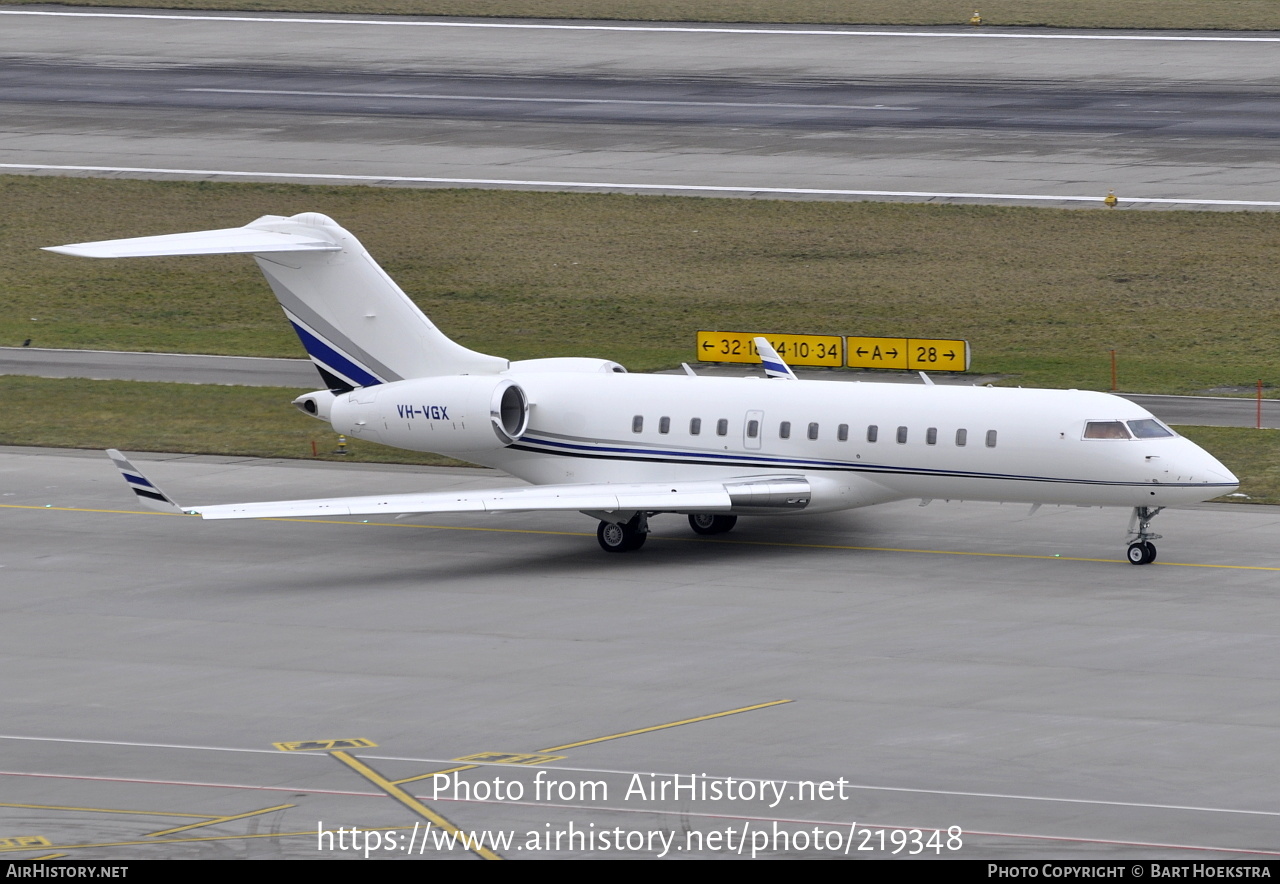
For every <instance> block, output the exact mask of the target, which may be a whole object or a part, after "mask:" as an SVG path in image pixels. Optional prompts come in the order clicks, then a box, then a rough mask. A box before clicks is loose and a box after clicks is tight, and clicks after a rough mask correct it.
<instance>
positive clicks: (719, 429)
mask: <svg viewBox="0 0 1280 884" xmlns="http://www.w3.org/2000/svg"><path fill="white" fill-rule="evenodd" d="M716 435H717V436H728V435H729V421H728V419H726V418H723V417H722V418H720V420H718V421H716Z"/></svg>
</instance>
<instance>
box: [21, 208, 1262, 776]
mask: <svg viewBox="0 0 1280 884" xmlns="http://www.w3.org/2000/svg"><path fill="white" fill-rule="evenodd" d="M1278 205H1280V204H1278ZM0 509H18V510H50V511H52V512H64V513H106V514H108V515H122V516H182V517H184V518H189V517H190V516H189V515H188V514H187V513H161V512H151V511H144V510H106V509H89V508H84V507H69V506H36V505H32V504H16V503H0ZM259 521H266V522H305V523H308V524H314V525H364V526H367V527H370V528H411V529H418V530H431V531H492V532H497V533H505V534H544V535H550V536H555V537H591V536H592V535H591V534H589V533H587V532H584V531H543V530H538V529H533V528H486V527H482V526H478V525H414V524H408V523H403V522H369V521H365V520H361V521H350V520H345V519H301V518H281V519H261V520H259ZM649 539H650V540H657V541H664V540H669V541H673V542H676V543H718V544H733V545H738V546H774V547H781V548H784V549H827V550H836V551H839V550H848V551H853V552H887V553H918V554H920V555H931V556H978V557H984V558H993V559H1041V560H1046V561H1055V562H1093V563H1096V564H1101V565H1127V564H1129V563H1128V562H1126V561H1125V560H1124V559H1095V558H1087V557H1085V556H1058V555H1054V556H1051V555H1044V554H1043V553H995V552H977V551H974V550H956V549H906V548H903V547H893V546H852V545H849V544H839V543H786V542H783V541H772V540H732V539H730V538H723V537H663V536H661V535H650V537H649ZM1152 564H1153V565H1155V566H1156V567H1161V568H1216V569H1221V570H1229V571H1280V566H1276V565H1222V564H1213V563H1209V562H1153V563H1152ZM245 751H249V750H245ZM257 751H264V752H265V751H267V750H265V749H263V750H257Z"/></svg>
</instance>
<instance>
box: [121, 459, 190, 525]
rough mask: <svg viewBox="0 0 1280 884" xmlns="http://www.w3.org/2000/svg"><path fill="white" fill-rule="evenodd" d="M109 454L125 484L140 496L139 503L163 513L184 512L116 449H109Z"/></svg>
mask: <svg viewBox="0 0 1280 884" xmlns="http://www.w3.org/2000/svg"><path fill="white" fill-rule="evenodd" d="M107 454H108V456H110V458H111V462H112V463H114V464H115V465H116V469H117V470H119V471H120V475H122V476H124V482H125V484H126V485H128V486H129V488H130V489H132V491H133V493H134V494H136V495H137V496H138V503H140V504H142V505H143V506H145V507H146V508H147V509H152V510H158V511H159V512H162V513H180V512H182V507H180V506H178V505H177V504H176V503H174V502H173V498H172V497H170V496H169V495H167V494H165V493H164V492H163V491H161V490H160V486H158V485H156V483H155V482H152V481H151V480H150V479H148V478H147V477H146V476H144V475H142V471H141V470H139V469H138V468H137V467H135V466H134V465H133V464H131V463H129V458H127V457H125V456H124V455H123V454H121V453H120V452H119V451H116V450H115V449H114V448H108V449H107Z"/></svg>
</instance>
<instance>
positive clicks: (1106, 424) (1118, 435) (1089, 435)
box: [1084, 421, 1133, 439]
mask: <svg viewBox="0 0 1280 884" xmlns="http://www.w3.org/2000/svg"><path fill="white" fill-rule="evenodd" d="M1084 437H1085V438H1086V439H1131V438H1133V437H1132V436H1130V435H1129V431H1128V430H1127V429H1126V428H1125V425H1124V421H1089V422H1088V423H1087V424H1085V425H1084Z"/></svg>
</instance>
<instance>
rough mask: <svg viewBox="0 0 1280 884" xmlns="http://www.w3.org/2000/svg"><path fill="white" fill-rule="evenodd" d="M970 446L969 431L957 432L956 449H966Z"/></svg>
mask: <svg viewBox="0 0 1280 884" xmlns="http://www.w3.org/2000/svg"><path fill="white" fill-rule="evenodd" d="M968 444H969V431H968V430H956V448H964V447H965V446H966V445H968Z"/></svg>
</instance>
